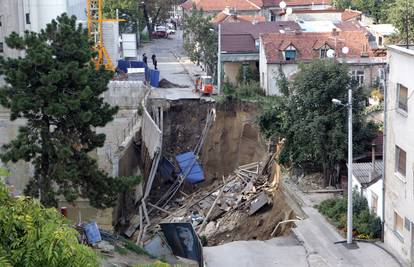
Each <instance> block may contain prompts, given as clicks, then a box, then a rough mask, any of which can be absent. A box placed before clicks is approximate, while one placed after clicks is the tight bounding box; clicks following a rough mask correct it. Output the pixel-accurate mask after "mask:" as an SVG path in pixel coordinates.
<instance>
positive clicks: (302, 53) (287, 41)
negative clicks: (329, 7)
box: [262, 31, 373, 64]
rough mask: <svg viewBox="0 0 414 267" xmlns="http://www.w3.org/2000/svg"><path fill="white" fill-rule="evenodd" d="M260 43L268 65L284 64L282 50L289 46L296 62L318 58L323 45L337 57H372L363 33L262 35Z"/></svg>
mask: <svg viewBox="0 0 414 267" xmlns="http://www.w3.org/2000/svg"><path fill="white" fill-rule="evenodd" d="M262 42H263V46H264V50H265V54H266V59H267V62H268V63H270V64H272V63H280V62H285V59H284V57H283V50H284V49H286V47H288V46H290V45H293V46H294V47H295V49H296V51H297V60H298V61H309V60H312V59H316V58H319V49H320V47H322V46H323V45H325V44H327V45H328V46H329V47H330V48H331V49H333V50H335V51H336V54H337V55H338V56H339V57H346V58H360V57H361V55H365V56H369V57H372V56H373V53H372V51H371V49H370V46H369V42H368V38H367V37H366V36H365V34H364V32H363V31H339V32H336V33H332V32H286V33H269V34H263V35H262ZM335 43H336V49H335ZM345 46H346V47H348V48H349V53H348V54H347V55H346V56H345V55H343V54H342V52H341V51H342V48H343V47H345Z"/></svg>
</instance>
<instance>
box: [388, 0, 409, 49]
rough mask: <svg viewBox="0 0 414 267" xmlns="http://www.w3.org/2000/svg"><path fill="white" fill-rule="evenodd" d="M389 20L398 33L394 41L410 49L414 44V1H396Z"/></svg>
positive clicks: (390, 10) (390, 11)
mask: <svg viewBox="0 0 414 267" xmlns="http://www.w3.org/2000/svg"><path fill="white" fill-rule="evenodd" d="M389 20H390V22H391V23H392V24H393V25H394V27H396V28H397V31H398V32H397V34H395V35H394V36H393V37H394V38H393V39H394V41H396V42H399V43H403V44H404V45H406V47H407V48H409V45H410V44H411V43H413V42H414V0H395V4H394V5H392V7H391V8H390V9H389Z"/></svg>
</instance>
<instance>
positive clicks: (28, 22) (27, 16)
mask: <svg viewBox="0 0 414 267" xmlns="http://www.w3.org/2000/svg"><path fill="white" fill-rule="evenodd" d="M26 24H30V13H26Z"/></svg>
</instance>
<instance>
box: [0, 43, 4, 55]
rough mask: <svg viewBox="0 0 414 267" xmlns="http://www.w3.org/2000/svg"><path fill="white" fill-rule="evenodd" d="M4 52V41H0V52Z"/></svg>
mask: <svg viewBox="0 0 414 267" xmlns="http://www.w3.org/2000/svg"><path fill="white" fill-rule="evenodd" d="M3 52H4V43H3V42H0V53H3Z"/></svg>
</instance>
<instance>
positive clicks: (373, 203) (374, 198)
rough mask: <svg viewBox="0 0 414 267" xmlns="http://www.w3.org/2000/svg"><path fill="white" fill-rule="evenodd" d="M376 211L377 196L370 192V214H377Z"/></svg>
mask: <svg viewBox="0 0 414 267" xmlns="http://www.w3.org/2000/svg"><path fill="white" fill-rule="evenodd" d="M377 211H378V196H377V194H375V193H374V192H372V191H371V212H372V213H374V214H377Z"/></svg>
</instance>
